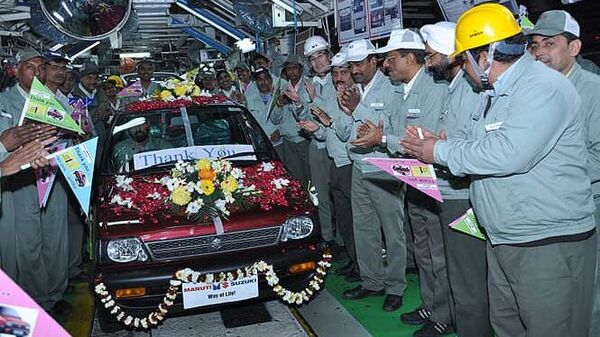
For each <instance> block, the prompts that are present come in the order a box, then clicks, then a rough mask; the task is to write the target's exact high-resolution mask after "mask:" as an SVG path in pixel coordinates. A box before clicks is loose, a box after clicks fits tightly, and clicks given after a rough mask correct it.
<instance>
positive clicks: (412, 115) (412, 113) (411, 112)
mask: <svg viewBox="0 0 600 337" xmlns="http://www.w3.org/2000/svg"><path fill="white" fill-rule="evenodd" d="M420 116H421V109H408V112H406V118H408V119H417V118H419V117H420Z"/></svg>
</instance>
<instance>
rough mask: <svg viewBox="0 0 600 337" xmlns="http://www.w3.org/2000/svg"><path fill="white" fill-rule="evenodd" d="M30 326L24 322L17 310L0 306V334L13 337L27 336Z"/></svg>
mask: <svg viewBox="0 0 600 337" xmlns="http://www.w3.org/2000/svg"><path fill="white" fill-rule="evenodd" d="M30 332H31V326H30V325H29V323H27V322H25V321H24V320H23V319H22V318H21V316H19V313H18V312H17V310H15V309H13V308H11V307H5V306H0V333H4V334H9V335H14V336H28V335H29V333H30Z"/></svg>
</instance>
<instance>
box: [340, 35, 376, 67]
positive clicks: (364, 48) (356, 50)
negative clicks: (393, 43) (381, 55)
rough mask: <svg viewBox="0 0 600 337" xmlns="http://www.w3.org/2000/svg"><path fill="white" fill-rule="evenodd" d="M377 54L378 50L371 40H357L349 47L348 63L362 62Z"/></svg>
mask: <svg viewBox="0 0 600 337" xmlns="http://www.w3.org/2000/svg"><path fill="white" fill-rule="evenodd" d="M373 54H377V49H376V48H375V46H373V44H372V43H371V41H369V40H365V39H362V40H356V41H352V42H351V43H350V44H349V45H348V54H347V55H346V62H360V61H362V60H364V59H366V58H367V56H369V55H373Z"/></svg>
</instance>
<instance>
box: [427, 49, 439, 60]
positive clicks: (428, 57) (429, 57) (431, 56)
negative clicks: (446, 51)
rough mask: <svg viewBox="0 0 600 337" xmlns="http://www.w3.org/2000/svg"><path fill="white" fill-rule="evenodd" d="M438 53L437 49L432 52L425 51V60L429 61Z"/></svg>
mask: <svg viewBox="0 0 600 337" xmlns="http://www.w3.org/2000/svg"><path fill="white" fill-rule="evenodd" d="M437 54H439V53H438V52H437V51H436V52H433V53H426V54H425V61H431V59H432V58H433V57H434V56H435V55H437Z"/></svg>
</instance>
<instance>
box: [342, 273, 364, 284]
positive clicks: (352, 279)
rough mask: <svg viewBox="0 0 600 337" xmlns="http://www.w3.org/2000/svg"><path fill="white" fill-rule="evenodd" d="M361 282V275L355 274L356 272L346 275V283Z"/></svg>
mask: <svg viewBox="0 0 600 337" xmlns="http://www.w3.org/2000/svg"><path fill="white" fill-rule="evenodd" d="M360 280H361V278H360V274H359V273H355V272H354V271H351V272H350V273H348V274H346V276H345V277H344V281H346V282H359V281H360Z"/></svg>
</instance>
